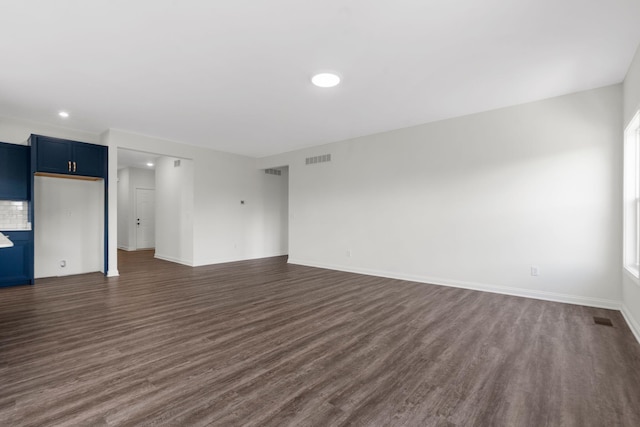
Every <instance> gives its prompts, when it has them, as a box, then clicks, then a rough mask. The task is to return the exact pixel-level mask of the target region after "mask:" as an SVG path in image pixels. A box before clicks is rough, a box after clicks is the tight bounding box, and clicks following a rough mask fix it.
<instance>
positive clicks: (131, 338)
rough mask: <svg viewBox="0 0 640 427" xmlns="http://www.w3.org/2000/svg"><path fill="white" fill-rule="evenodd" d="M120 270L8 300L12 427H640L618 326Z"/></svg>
mask: <svg viewBox="0 0 640 427" xmlns="http://www.w3.org/2000/svg"><path fill="white" fill-rule="evenodd" d="M119 255H120V271H121V276H120V277H118V278H105V277H103V276H102V275H101V274H87V275H80V276H73V277H66V278H52V279H44V280H38V281H37V282H36V285H35V286H33V287H29V286H25V287H15V288H3V289H0V425H2V426H49V425H51V426H53V425H55V426H144V425H176V426H201V425H215V426H342V425H345V426H346V425H353V426H536V427H540V426H640V345H638V343H637V342H636V341H635V339H634V337H633V336H632V334H631V332H630V331H629V329H628V327H627V326H626V324H625V323H624V320H623V319H622V317H621V315H620V313H619V312H616V311H610V310H603V309H594V308H587V307H581V306H576V305H568V304H560V303H553V302H543V301H537V300H532V299H525V298H517V297H510V296H503V295H496V294H490V293H482V292H474V291H467V290H462V289H454V288H447V287H439V286H431V285H425V284H417V283H411V282H405V281H399V280H389V279H382V278H376V277H368V276H360V275H356V274H349V273H341V272H335V271H329V270H322V269H315V268H307V267H301V266H293V265H288V264H287V263H286V258H284V257H279V258H270V259H264V260H256V261H246V262H240V263H231V264H224V265H218V266H206V267H198V268H190V267H185V266H181V265H177V264H172V263H168V262H164V261H159V260H155V259H153V258H152V253H151V252H134V253H124V252H123V253H120V254H119ZM593 316H599V317H605V318H609V319H611V320H612V322H613V327H608V326H602V325H597V324H595V323H594V321H593Z"/></svg>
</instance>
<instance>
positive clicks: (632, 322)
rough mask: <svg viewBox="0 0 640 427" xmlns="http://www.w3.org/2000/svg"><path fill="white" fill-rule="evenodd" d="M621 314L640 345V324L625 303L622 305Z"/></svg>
mask: <svg viewBox="0 0 640 427" xmlns="http://www.w3.org/2000/svg"><path fill="white" fill-rule="evenodd" d="M620 312H621V313H622V317H624V320H626V321H627V325H629V329H631V332H633V335H634V336H635V337H636V340H638V343H640V322H638V321H637V320H636V318H635V317H633V315H632V314H631V311H630V310H629V307H627V306H626V305H625V304H624V303H623V304H622V308H621V310H620Z"/></svg>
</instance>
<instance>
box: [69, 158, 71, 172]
mask: <svg viewBox="0 0 640 427" xmlns="http://www.w3.org/2000/svg"><path fill="white" fill-rule="evenodd" d="M69 172H71V160H69Z"/></svg>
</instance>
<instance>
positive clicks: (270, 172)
mask: <svg viewBox="0 0 640 427" xmlns="http://www.w3.org/2000/svg"><path fill="white" fill-rule="evenodd" d="M264 173H266V174H267V175H278V176H280V175H282V171H281V170H279V169H265V170H264Z"/></svg>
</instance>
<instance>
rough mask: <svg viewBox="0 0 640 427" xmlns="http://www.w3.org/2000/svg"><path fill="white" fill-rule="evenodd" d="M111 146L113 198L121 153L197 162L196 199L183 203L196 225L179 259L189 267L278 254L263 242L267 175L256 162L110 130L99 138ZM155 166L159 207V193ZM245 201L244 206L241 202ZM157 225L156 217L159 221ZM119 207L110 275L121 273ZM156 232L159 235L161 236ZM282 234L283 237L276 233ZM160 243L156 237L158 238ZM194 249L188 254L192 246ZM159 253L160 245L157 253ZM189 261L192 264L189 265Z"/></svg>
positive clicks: (112, 227) (186, 232) (112, 211)
mask: <svg viewBox="0 0 640 427" xmlns="http://www.w3.org/2000/svg"><path fill="white" fill-rule="evenodd" d="M101 142H102V143H103V144H104V145H108V146H109V176H110V183H109V191H110V193H109V197H110V200H115V199H116V197H117V194H116V193H117V185H116V184H117V182H116V178H115V177H116V176H117V149H118V148H126V149H130V150H137V151H143V152H147V153H154V154H157V155H160V156H166V157H171V158H176V159H183V160H185V159H186V160H193V163H192V167H193V197H192V200H191V199H190V198H189V199H188V200H186V201H185V203H187V205H185V207H184V208H185V209H190V210H191V213H192V215H193V222H192V224H193V225H192V227H191V228H189V227H184V229H183V232H182V233H181V238H184V239H187V240H189V239H191V241H192V244H191V245H189V244H184V245H183V250H184V251H186V252H185V253H181V254H180V255H179V256H178V257H177V259H179V260H180V262H184V263H190V264H191V265H205V264H215V263H220V262H227V261H238V260H243V259H251V258H260V257H268V256H274V255H280V253H279V251H275V252H273V251H272V249H273V248H274V247H277V246H279V244H273V243H271V242H268V241H265V237H264V236H265V232H264V230H265V228H267V227H270V226H269V225H268V224H266V223H265V221H264V219H263V217H264V215H265V208H264V206H263V196H262V191H263V185H264V181H265V180H267V179H268V176H267V175H266V174H265V173H264V171H262V170H259V169H258V168H257V167H256V159H252V158H249V157H244V156H238V155H235V154H228V153H221V152H217V151H213V150H209V149H205V148H201V147H196V146H191V145H187V144H183V143H176V142H173V141H167V140H162V139H158V138H153V137H149V136H145V135H138V134H133V133H130V132H125V131H121V130H116V129H110V130H109V131H106V132H104V133H103V134H102V135H101ZM157 174H158V165H156V203H158V197H160V195H159V193H160V192H161V190H160V188H159V183H158V177H157ZM242 200H244V201H245V203H244V204H242V203H241V201H242ZM156 224H158V218H157V217H156ZM116 229H117V207H116V205H115V204H111V205H110V206H109V233H110V235H109V275H111V276H114V275H117V274H118V271H117V245H116V244H115V243H113V242H117V231H116ZM157 234H158V233H157ZM278 235H279V234H278ZM156 238H157V239H158V235H156ZM189 247H191V252H190V254H189V253H188V250H189V249H188V248H189ZM158 253H160V255H162V252H161V251H160V246H159V241H158V240H157V241H156V254H158ZM189 259H191V261H189Z"/></svg>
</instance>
